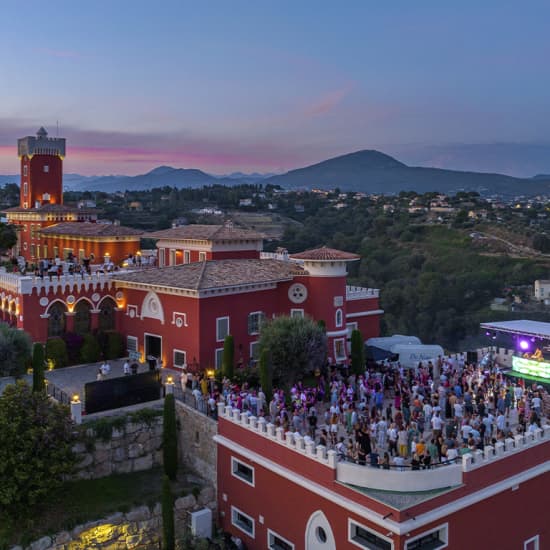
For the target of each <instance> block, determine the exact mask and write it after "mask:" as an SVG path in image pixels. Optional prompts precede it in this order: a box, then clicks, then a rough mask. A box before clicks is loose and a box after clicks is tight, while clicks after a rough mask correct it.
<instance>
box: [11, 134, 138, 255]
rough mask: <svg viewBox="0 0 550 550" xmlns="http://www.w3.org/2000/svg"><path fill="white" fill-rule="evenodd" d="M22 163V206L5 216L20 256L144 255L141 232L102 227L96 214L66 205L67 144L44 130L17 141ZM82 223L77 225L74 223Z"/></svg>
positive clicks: (125, 228) (110, 225)
mask: <svg viewBox="0 0 550 550" xmlns="http://www.w3.org/2000/svg"><path fill="white" fill-rule="evenodd" d="M17 150H18V155H19V158H20V160H21V163H20V164H21V182H20V199H19V206H18V207H15V208H10V209H9V210H8V211H7V212H6V214H7V218H8V223H10V224H13V225H15V226H16V227H17V229H18V243H17V245H16V250H15V254H16V256H22V257H23V258H24V259H25V260H26V261H27V262H30V263H31V264H32V263H38V261H39V260H40V259H48V258H55V257H59V258H64V259H66V258H67V257H70V256H71V255H73V256H74V257H76V258H80V259H82V258H84V257H90V255H92V257H96V258H101V260H102V261H103V258H104V257H105V256H107V257H109V258H111V259H112V261H113V262H115V263H118V262H120V261H121V260H122V259H123V258H126V257H127V256H128V255H129V254H135V253H136V252H137V251H138V250H139V244H140V235H141V231H137V230H135V229H132V228H130V227H120V226H117V225H113V224H98V223H96V222H97V217H98V215H97V211H96V210H95V209H86V208H75V207H72V206H67V205H64V204H63V159H64V158H65V139H64V138H50V137H48V132H46V130H45V129H44V128H40V129H39V130H38V132H37V133H36V137H33V136H27V137H24V138H22V139H19V140H18V142H17ZM75 222H78V223H75Z"/></svg>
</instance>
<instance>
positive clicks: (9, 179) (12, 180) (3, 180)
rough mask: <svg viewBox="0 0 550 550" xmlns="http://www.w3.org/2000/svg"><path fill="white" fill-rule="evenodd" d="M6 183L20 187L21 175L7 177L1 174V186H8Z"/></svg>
mask: <svg viewBox="0 0 550 550" xmlns="http://www.w3.org/2000/svg"><path fill="white" fill-rule="evenodd" d="M6 183H17V185H19V175H13V176H12V175H7V176H3V175H2V174H0V186H2V185H6Z"/></svg>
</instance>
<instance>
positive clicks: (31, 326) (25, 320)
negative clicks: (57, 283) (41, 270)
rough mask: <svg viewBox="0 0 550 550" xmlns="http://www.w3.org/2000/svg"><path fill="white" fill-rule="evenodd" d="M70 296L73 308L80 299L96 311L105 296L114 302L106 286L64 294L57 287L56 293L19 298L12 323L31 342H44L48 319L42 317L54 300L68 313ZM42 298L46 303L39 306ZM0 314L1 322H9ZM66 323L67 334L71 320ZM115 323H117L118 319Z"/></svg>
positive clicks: (112, 291)
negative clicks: (72, 299) (72, 297)
mask: <svg viewBox="0 0 550 550" xmlns="http://www.w3.org/2000/svg"><path fill="white" fill-rule="evenodd" d="M70 294H71V295H73V296H74V297H75V303H74V304H73V306H72V307H73V308H74V306H75V305H76V303H77V302H78V301H79V300H80V299H82V298H86V299H87V300H88V301H89V302H90V304H92V305H93V307H94V309H96V306H97V304H99V303H100V301H101V300H102V299H103V298H104V297H105V296H109V297H111V298H112V299H113V300H115V289H114V287H111V288H109V287H108V286H107V285H104V286H103V288H101V287H100V286H99V285H95V286H92V285H89V286H88V288H87V289H85V288H81V289H79V288H78V287H76V286H75V287H73V288H71V289H70V291H68V292H67V291H66V290H65V292H63V291H62V290H61V287H57V290H56V291H54V290H53V289H52V288H50V289H49V292H48V293H44V291H42V292H41V293H40V295H38V294H37V293H36V291H33V293H32V294H25V295H22V296H19V305H18V312H19V313H18V315H17V317H16V318H15V316H12V318H13V321H15V320H16V321H17V322H16V326H17V327H18V328H20V329H24V330H25V331H27V332H28V333H29V334H30V335H31V338H32V340H33V342H46V340H47V339H48V319H47V318H46V317H42V316H43V315H44V314H46V313H47V311H48V307H49V306H50V304H51V303H52V302H54V301H56V300H59V301H61V302H63V303H64V304H65V306H66V307H67V311H68V312H70V309H71V306H69V304H67V296H69V295H70ZM94 294H97V295H98V296H99V299H98V300H95V301H93V300H92V296H93V295H94ZM95 297H97V296H95ZM42 298H45V299H47V303H46V304H45V305H41V304H40V301H41V299H42ZM115 303H116V301H115ZM2 314H3V320H5V321H9V318H8V316H7V314H6V313H5V312H2ZM97 315H98V314H97V313H94V312H92V313H91V317H92V328H94V317H95V318H96V320H95V323H96V324H95V326H96V327H97ZM115 315H117V316H120V315H121V313H120V312H115ZM68 317H70V316H68ZM21 319H22V320H21ZM66 323H67V324H66V329H67V332H69V331H70V330H71V327H72V324H71V323H72V319H71V320H67V319H66ZM117 323H119V320H118V318H117Z"/></svg>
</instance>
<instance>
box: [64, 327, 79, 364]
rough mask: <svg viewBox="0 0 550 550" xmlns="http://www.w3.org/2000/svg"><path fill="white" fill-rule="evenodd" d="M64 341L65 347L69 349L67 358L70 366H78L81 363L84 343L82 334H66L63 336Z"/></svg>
mask: <svg viewBox="0 0 550 550" xmlns="http://www.w3.org/2000/svg"><path fill="white" fill-rule="evenodd" d="M63 340H64V341H65V346H66V347H67V356H68V358H69V361H68V364H69V365H77V364H78V363H80V350H81V348H82V343H83V342H84V338H83V337H82V335H81V334H77V333H76V332H66V333H65V334H64V335H63Z"/></svg>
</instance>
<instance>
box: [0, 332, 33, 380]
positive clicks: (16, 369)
mask: <svg viewBox="0 0 550 550" xmlns="http://www.w3.org/2000/svg"><path fill="white" fill-rule="evenodd" d="M31 350H32V343H31V337H30V336H29V335H28V334H27V333H26V332H24V331H22V330H18V329H15V328H11V327H9V326H8V325H5V324H0V376H21V375H22V374H23V373H24V372H25V370H26V367H27V366H28V365H29V363H30V360H31Z"/></svg>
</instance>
